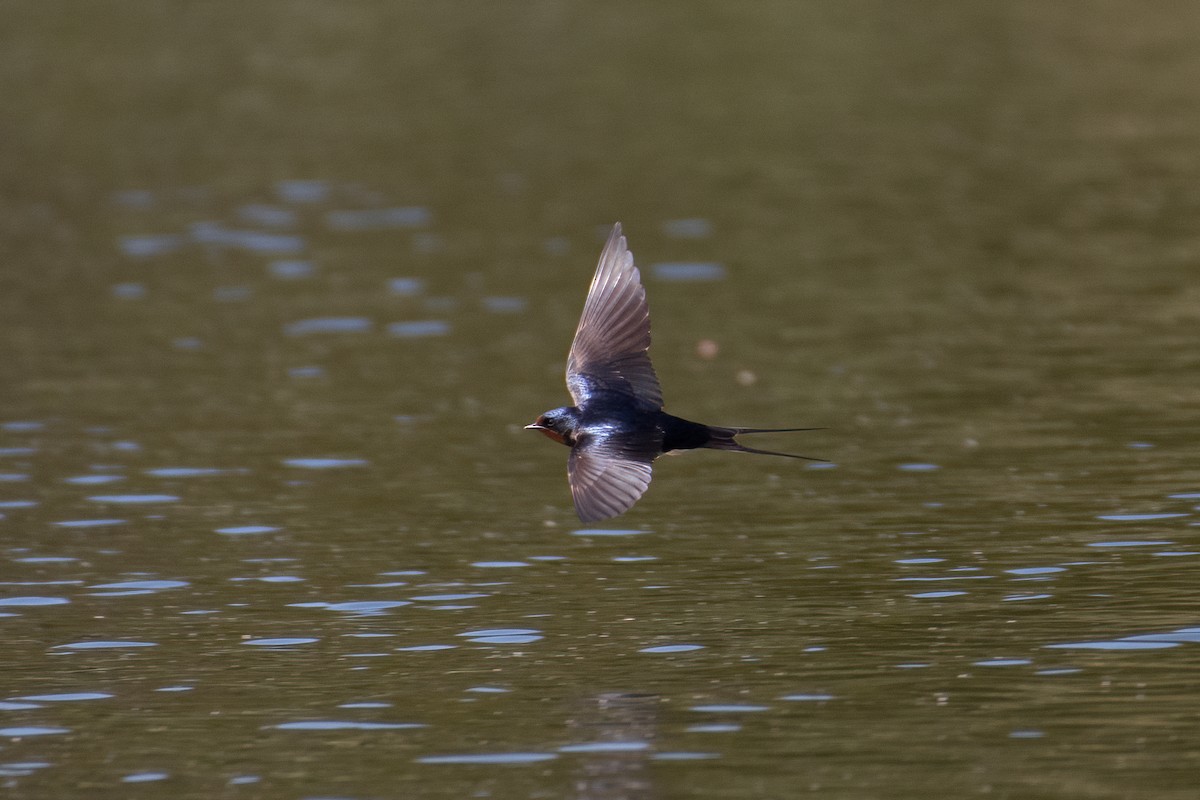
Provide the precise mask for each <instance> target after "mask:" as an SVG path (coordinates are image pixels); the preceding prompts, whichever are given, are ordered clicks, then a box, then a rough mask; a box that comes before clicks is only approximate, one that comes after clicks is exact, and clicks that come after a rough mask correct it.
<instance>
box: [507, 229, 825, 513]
mask: <svg viewBox="0 0 1200 800" xmlns="http://www.w3.org/2000/svg"><path fill="white" fill-rule="evenodd" d="M649 347H650V312H649V309H648V307H647V305H646V290H645V289H644V288H643V287H642V283H641V276H640V274H639V273H638V269H637V267H636V266H634V263H633V255H632V254H631V253H630V252H629V249H628V247H627V246H626V243H625V237H624V236H622V235H621V225H620V223H617V225H615V226H614V227H613V232H612V234H611V235H610V236H609V238H608V243H607V244H606V245H605V247H604V252H603V253H601V255H600V263H599V265H598V266H597V267H596V275H595V277H594V278H593V279H592V286H591V289H590V290H589V291H588V298H587V301H586V303H585V304H584V308H583V315H582V317H581V318H580V321H579V328H578V329H577V330H576V332H575V340H574V342H572V344H571V352H570V356H569V357H568V360H567V388H568V389H569V390H570V393H571V397H572V398H573V399H574V401H575V405H573V406H563V407H561V408H556V409H553V410H551V411H547V412H546V413H545V414H542V415H541V416H539V417H538V418H537V421H536V422H534V423H533V424H531V425H527V426H525V427H526V428H527V429H530V430H537V431H541V432H542V433H544V434H545V435H546V436H548V437H549V438H551V439H553V440H554V441H556V442H559V443H561V444H565V445H567V446H568V447H570V448H571V456H570V459H569V461H568V469H567V474H568V479H569V481H570V484H571V494H572V496H573V497H574V500H575V510H576V511H577V512H578V514H579V518H580V519H582V520H583V521H584V522H595V521H597V520H601V519H607V518H608V517H615V516H617V515H618V514H622V513H624V512H625V511H627V510H629V508H630V507H631V506H632V505H633V504H634V503H636V502H637V501H638V498H640V497H641V496H642V494H643V493H644V492H645V491H646V488H647V487H648V486H649V485H650V465H651V463H652V462H653V461H654V459H656V458H658V457H659V456H660V455H662V454H663V453H669V452H671V451H674V450H695V449H697V448H710V449H714V450H736V451H740V452H745V453H760V454H763V455H775V456H786V457H788V458H805V459H807V458H809V457H808V456H797V455H792V454H790V453H777V452H773V451H770V450H756V449H754V448H751V447H745V446H744V445H742V444H740V443H738V442H737V441H735V439H734V437H735V436H737V435H738V434H742V433H767V432H774V431H798V430H812V429H811V428H725V427H719V426H715V425H704V424H702V423H699V422H692V421H690V420H686V419H683V418H682V417H676V416H674V415H672V414H668V413H667V412H665V411H663V410H662V407H663V402H662V389H661V387H660V386H659V384H658V377H657V376H656V375H655V373H654V367H653V365H652V364H651V363H650V356H649V355H648V353H647V350H648V349H649ZM809 460H819V459H809Z"/></svg>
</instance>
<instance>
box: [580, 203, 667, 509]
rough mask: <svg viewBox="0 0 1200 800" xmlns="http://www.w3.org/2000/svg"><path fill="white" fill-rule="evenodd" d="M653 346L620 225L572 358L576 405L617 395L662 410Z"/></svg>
mask: <svg viewBox="0 0 1200 800" xmlns="http://www.w3.org/2000/svg"><path fill="white" fill-rule="evenodd" d="M649 348H650V309H649V308H648V307H647V305H646V290H645V288H644V287H643V286H642V279H641V275H640V274H639V273H638V268H637V267H635V266H634V265H633V254H632V253H630V252H629V248H628V246H627V245H626V243H625V237H624V236H622V235H621V223H619V222H618V223H617V224H616V225H614V226H613V230H612V233H611V234H610V235H609V237H608V243H607V244H605V245H604V252H602V253H601V254H600V263H599V265H598V266H597V267H596V275H595V277H593V278H592V286H591V288H590V289H589V290H588V296H587V302H585V303H584V305H583V315H582V316H581V317H580V319H579V327H578V328H576V330H575V340H574V341H573V342H572V343H571V354H570V356H569V357H568V358H567V389H569V390H570V392H571V397H572V398H573V399H574V400H575V404H576V405H580V404H582V403H583V402H585V401H586V400H587V399H588V398H589V397H592V396H594V395H596V394H597V393H615V394H619V395H624V396H626V397H628V398H629V399H630V400H632V401H633V402H635V403H636V404H637V405H638V406H640V407H642V408H646V409H649V410H658V409H660V408H662V404H663V402H662V388H661V387H660V386H659V385H658V376H656V375H655V374H654V367H653V365H651V363H650V356H649V355H648V354H647V353H646V351H647V350H648V349H649ZM648 474H649V473H647V475H648ZM646 480H647V482H648V481H649V477H647V478H646ZM644 488H645V487H643V489H644ZM635 499H636V498H635Z"/></svg>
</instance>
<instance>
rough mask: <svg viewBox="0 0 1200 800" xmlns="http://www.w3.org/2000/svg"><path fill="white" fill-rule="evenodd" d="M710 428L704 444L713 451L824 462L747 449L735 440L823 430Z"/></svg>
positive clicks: (770, 451) (793, 454)
mask: <svg viewBox="0 0 1200 800" xmlns="http://www.w3.org/2000/svg"><path fill="white" fill-rule="evenodd" d="M705 427H706V428H708V436H709V439H708V441H707V442H706V443H705V444H704V446H705V447H708V448H711V449H713V450H733V451H735V452H739V453H757V454H758V455H763V456H783V457H784V458H802V459H804V460H805V461H822V462H824V461H825V459H823V458H814V457H813V456H801V455H796V454H795V453H780V452H778V451H776V450H759V449H758V448H755V447H746V446H745V445H744V444H741V443H740V442H738V441H737V440H735V439H734V437H735V436H740V435H741V434H743V433H791V432H793V431H819V430H823V429H822V428H722V427H720V426H719V425H706V426H705Z"/></svg>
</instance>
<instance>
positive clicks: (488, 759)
mask: <svg viewBox="0 0 1200 800" xmlns="http://www.w3.org/2000/svg"><path fill="white" fill-rule="evenodd" d="M555 758H558V754H557V753H461V754H458V755H445V756H422V757H420V758H417V759H415V760H416V762H417V763H418V764H536V763H538V762H541V761H550V760H552V759H555Z"/></svg>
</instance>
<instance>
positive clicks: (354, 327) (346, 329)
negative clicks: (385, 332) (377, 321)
mask: <svg viewBox="0 0 1200 800" xmlns="http://www.w3.org/2000/svg"><path fill="white" fill-rule="evenodd" d="M373 324H374V323H372V322H371V320H369V319H367V318H366V317H313V318H312V319H302V320H298V321H297V322H292V323H290V324H288V325H285V326H284V327H283V332H284V333H285V334H287V335H288V336H307V335H309V334H313V333H366V332H367V331H369V330H371V327H372V325H373Z"/></svg>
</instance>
